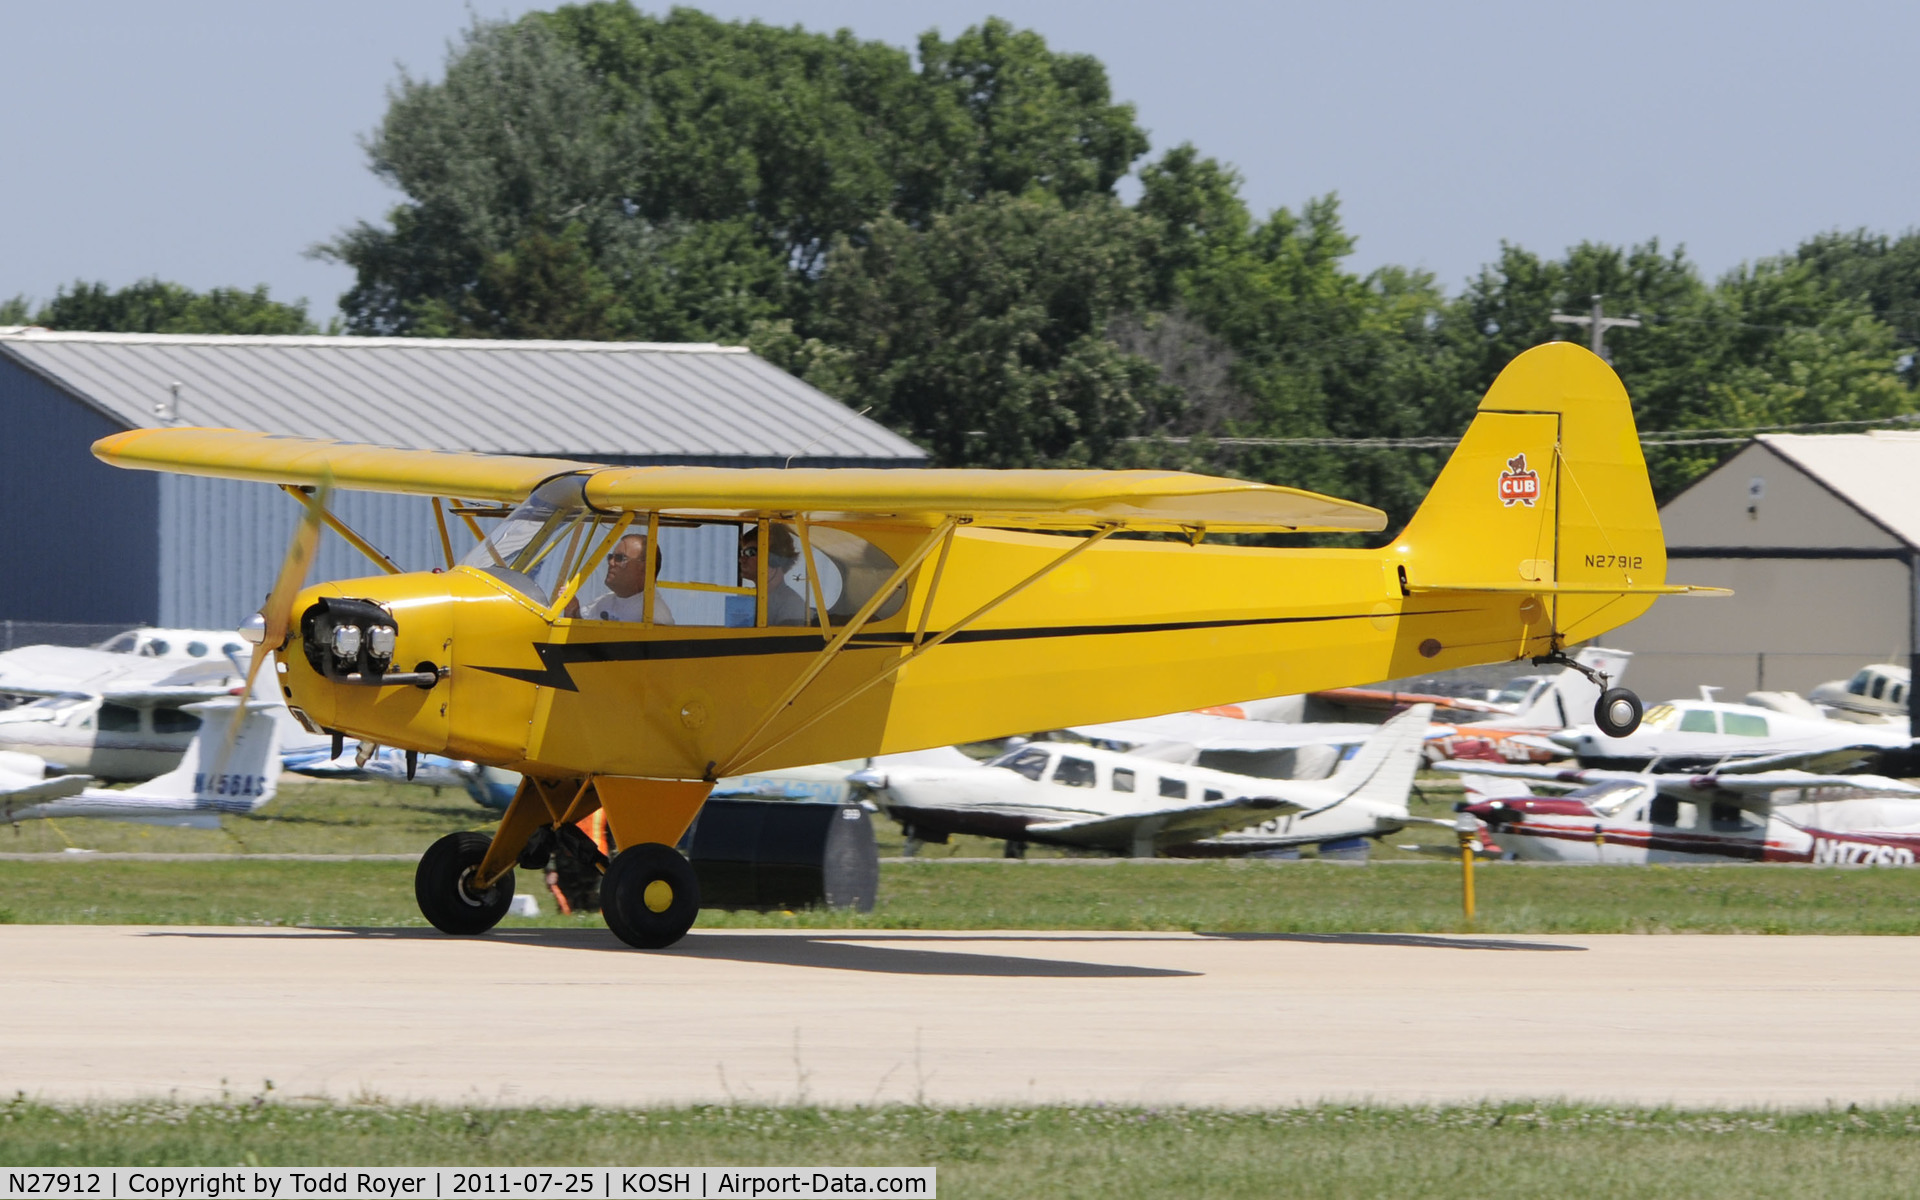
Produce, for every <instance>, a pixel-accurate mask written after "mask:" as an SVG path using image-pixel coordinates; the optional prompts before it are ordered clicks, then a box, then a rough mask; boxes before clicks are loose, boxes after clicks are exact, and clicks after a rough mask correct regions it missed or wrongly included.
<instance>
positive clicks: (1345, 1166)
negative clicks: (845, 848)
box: [0, 1095, 1920, 1200]
mask: <svg viewBox="0 0 1920 1200" xmlns="http://www.w3.org/2000/svg"><path fill="white" fill-rule="evenodd" d="M0 1130H4V1132H3V1133H0V1163H4V1164H5V1165H8V1166H108V1165H114V1166H230V1165H242V1166H302V1165H307V1166H324V1165H344V1166H387V1165H393V1166H403V1165H440V1166H472V1167H515V1166H555V1167H619V1166H627V1167H672V1166H928V1165H931V1166H935V1167H938V1168H939V1171H940V1179H939V1186H940V1195H941V1196H942V1197H946V1198H948V1200H955V1198H965V1197H976V1196H979V1197H997V1198H1004V1200H1025V1198H1028V1197H1035V1198H1037V1197H1049V1198H1054V1197H1083V1196H1084V1197H1098V1198H1100V1200H1129V1198H1132V1197H1152V1198H1154V1200H1160V1198H1164V1197H1170V1196H1207V1197H1222V1198H1228V1200H1234V1198H1239V1197H1248V1198H1252V1197H1288V1196H1315V1197H1361V1196H1369V1197H1372V1196H1384V1195H1406V1196H1421V1197H1440V1198H1446V1197H1486V1196H1545V1195H1554V1196H1567V1197H1584V1196H1609V1197H1613V1196H1656V1195H1658V1196H1671V1195H1684V1196H1697V1197H1721V1196H1726V1197H1736V1196H1737V1197H1743V1198H1749V1197H1774V1196H1782V1197H1784V1196H1822V1197H1835V1198H1847V1197H1869V1196H1875V1197H1877V1196H1907V1195H1911V1194H1912V1189H1913V1176H1914V1172H1915V1170H1916V1168H1920V1109H1914V1108H1887V1109H1864V1110H1862V1109H1851V1108H1850V1109H1846V1110H1828V1111H1820V1112H1801V1113H1792V1112H1773V1111H1764V1110H1727V1111H1718V1112H1713V1111H1708V1112H1701V1111H1678V1110H1666V1109H1639V1108H1619V1107H1591V1106H1579V1105H1568V1104H1526V1103H1508V1104H1497V1105H1496V1104H1485V1105H1463V1106H1447V1107H1432V1108H1420V1107H1413V1108H1387V1107H1348V1106H1341V1107H1333V1106H1319V1107H1309V1108H1295V1109H1274V1110H1264V1111H1247V1112H1230V1111H1221V1110H1211V1109H1184V1108H1175V1109H1167V1110H1161V1109H1151V1108H1130V1107H1111V1108H1109V1107H1037V1108H978V1109H938V1108H924V1107H914V1106H900V1107H886V1108H871V1109H862V1108H854V1109H830V1108H811V1107H796V1108H761V1107H693V1108H664V1109H649V1110H634V1109H596V1108H576V1109H545V1110H543V1109H495V1108H484V1107H443V1106H424V1105H394V1104H385V1103H381V1102H379V1101H378V1100H377V1099H374V1100H372V1101H371V1102H369V1103H362V1104H347V1105H337V1104H300V1103H279V1102H274V1101H273V1100H271V1099H270V1098H269V1097H267V1096H264V1095H262V1096H255V1097H249V1098H241V1099H237V1100H233V1101H230V1102H227V1103H219V1104H192V1105H188V1104H176V1103H170V1102H164V1101H156V1102H147V1103H138V1102H136V1103H119V1104H97V1105H83V1106H75V1107H56V1106H49V1105H41V1104H35V1103H31V1102H28V1101H26V1100H23V1099H16V1100H15V1101H14V1102H13V1103H11V1104H8V1105H5V1106H0Z"/></svg>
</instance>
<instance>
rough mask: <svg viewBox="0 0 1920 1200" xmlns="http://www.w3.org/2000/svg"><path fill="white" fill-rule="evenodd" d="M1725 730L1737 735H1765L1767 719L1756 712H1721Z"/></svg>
mask: <svg viewBox="0 0 1920 1200" xmlns="http://www.w3.org/2000/svg"><path fill="white" fill-rule="evenodd" d="M1720 719H1721V720H1722V721H1724V722H1726V726H1727V732H1728V733H1731V734H1733V735H1735V736H1737V737H1765V736H1767V719H1766V718H1765V717H1763V716H1760V715H1758V714H1757V713H1722V714H1721V718H1720Z"/></svg>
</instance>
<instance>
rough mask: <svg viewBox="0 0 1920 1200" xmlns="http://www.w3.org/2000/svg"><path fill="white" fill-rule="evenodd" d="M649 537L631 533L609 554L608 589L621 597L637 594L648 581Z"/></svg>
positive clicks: (615, 545)
mask: <svg viewBox="0 0 1920 1200" xmlns="http://www.w3.org/2000/svg"><path fill="white" fill-rule="evenodd" d="M646 553H647V539H646V538H645V537H644V536H643V535H641V534H638V533H629V534H628V535H627V536H625V537H623V538H621V539H620V540H619V541H618V542H617V543H615V544H614V547H613V550H612V552H611V553H609V554H608V555H607V590H608V591H610V592H612V593H613V594H614V595H616V596H618V597H620V598H621V599H623V600H624V599H626V598H627V597H628V596H637V595H639V594H640V590H641V589H642V588H644V587H645V586H646V583H647V560H646Z"/></svg>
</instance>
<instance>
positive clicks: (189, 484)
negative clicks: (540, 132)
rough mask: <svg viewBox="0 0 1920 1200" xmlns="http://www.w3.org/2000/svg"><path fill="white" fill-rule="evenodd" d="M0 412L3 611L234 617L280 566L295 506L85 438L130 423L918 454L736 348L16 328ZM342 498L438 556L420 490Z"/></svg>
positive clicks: (807, 458) (399, 545)
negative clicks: (114, 454)
mask: <svg viewBox="0 0 1920 1200" xmlns="http://www.w3.org/2000/svg"><path fill="white" fill-rule="evenodd" d="M0 417H3V418H4V426H3V428H4V430H5V436H4V438H3V439H0V514H3V515H4V520H0V561H3V562H4V563H5V564H6V568H5V570H4V571H3V572H0V620H5V621H8V622H74V623H86V624H116V625H119V626H121V627H123V628H124V627H126V626H129V625H135V624H141V623H153V624H159V625H163V626H173V627H192V628H231V627H232V626H234V625H235V624H236V623H237V622H239V621H240V620H241V619H242V618H243V617H244V616H245V615H246V614H248V613H250V612H252V611H253V610H254V609H256V608H257V607H258V606H259V604H260V598H261V596H262V594H263V593H264V592H265V590H266V588H267V587H268V586H269V584H270V583H271V581H272V578H273V575H274V573H275V572H276V571H277V570H278V569H279V562H280V559H281V557H282V555H284V554H285V552H286V545H287V541H288V539H289V537H290V536H291V534H292V530H293V525H294V520H295V517H296V515H297V513H298V505H297V504H295V503H294V502H293V501H292V500H291V499H289V498H288V497H286V496H284V495H281V494H280V493H279V492H278V490H277V489H275V488H273V487H272V486H270V485H267V484H257V483H243V482H237V481H233V480H219V479H195V478H188V477H185V476H178V475H163V474H156V473H153V472H148V471H126V470H119V469H117V468H113V467H109V466H107V465H105V464H104V463H101V462H99V461H98V460H96V459H95V458H94V457H93V455H92V454H91V453H90V452H89V450H88V447H89V446H90V445H91V444H92V443H93V442H94V440H95V439H97V438H101V437H104V436H106V435H108V434H111V433H118V432H121V431H122V430H127V429H135V428H154V427H159V426H164V425H211V426H225V427H230V428H237V429H258V430H266V431H269V432H274V433H287V434H296V435H301V436H309V437H327V438H342V439H347V440H352V441H360V442H373V443H378V444H382V445H393V446H404V447H408V448H418V449H433V450H478V451H486V452H491V453H503V454H532V455H543V456H551V457H556V458H574V459H584V460H587V461H591V462H602V463H609V464H615V465H627V466H649V465H665V464H672V465H704V466H739V467H765V466H773V467H777V466H781V465H782V464H784V463H787V462H788V461H789V460H791V463H792V465H795V466H869V467H872V466H920V465H924V463H925V461H926V456H925V452H924V451H922V450H921V449H920V448H919V447H917V446H915V445H914V444H913V443H911V442H909V441H907V440H906V439H905V438H902V437H900V436H898V435H897V434H894V433H892V432H891V431H889V430H887V429H886V428H884V427H882V426H881V425H879V424H877V423H875V422H873V421H869V420H867V419H865V418H863V417H860V416H857V415H855V414H854V413H852V412H850V411H849V410H848V409H847V408H846V407H845V406H844V405H842V404H840V403H839V402H838V401H836V400H834V399H833V398H831V397H829V396H827V395H826V394H824V393H822V392H820V391H817V390H816V389H814V388H811V387H809V386H807V385H806V384H804V383H802V382H800V381H799V380H798V379H795V378H793V377H792V376H791V375H788V374H786V373H785V372H783V371H780V370H779V369H777V368H775V367H773V366H772V365H770V364H768V363H767V362H765V361H763V360H761V359H759V358H756V357H755V356H754V355H752V354H750V353H748V352H747V351H746V350H744V349H739V348H735V347H727V346H715V345H660V344H651V343H641V342H539V341H463V340H453V339H448V340H429V339H422V338H355V337H211V336H177V335H158V334H108V333H55V332H49V331H47V330H44V329H32V328H18V327H15V328H6V329H0ZM333 508H334V511H335V512H337V513H338V514H339V515H340V517H341V518H342V519H343V520H344V521H345V522H346V523H347V524H348V525H349V526H351V527H353V528H354V529H355V530H357V531H359V532H360V533H361V534H362V535H364V536H365V537H366V538H367V539H368V540H369V541H371V542H372V543H373V544H374V545H375V546H377V547H379V548H380V549H381V550H383V551H385V552H386V553H387V554H388V555H390V556H391V557H392V558H393V559H394V560H395V561H397V562H399V563H400V565H401V566H403V567H407V568H410V569H413V568H424V567H428V566H432V565H437V564H438V563H439V562H440V561H442V559H441V550H440V544H439V534H438V533H437V532H436V527H435V525H434V521H433V517H432V511H431V509H430V507H429V502H428V501H427V500H426V499H425V498H423V497H417V496H388V495H379V494H375V493H367V492H347V493H338V494H336V497H335V500H334V504H333ZM463 532H464V531H463ZM466 541H467V543H468V544H470V543H471V539H470V538H468V539H466ZM321 545H322V549H321V553H320V558H319V562H318V564H317V565H316V568H315V571H314V574H313V575H312V576H311V577H310V578H312V579H342V578H351V577H355V576H361V575H367V574H371V573H373V572H372V570H371V569H370V564H368V562H367V561H366V559H365V558H363V557H362V556H361V555H360V554H359V553H358V552H357V551H355V550H353V549H352V548H351V547H349V546H347V545H346V544H345V543H344V542H343V541H342V540H341V539H339V538H337V537H334V536H331V535H328V536H326V537H323V538H322V541H321ZM464 548H465V547H464V546H460V547H457V549H461V550H464ZM9 628H11V625H9Z"/></svg>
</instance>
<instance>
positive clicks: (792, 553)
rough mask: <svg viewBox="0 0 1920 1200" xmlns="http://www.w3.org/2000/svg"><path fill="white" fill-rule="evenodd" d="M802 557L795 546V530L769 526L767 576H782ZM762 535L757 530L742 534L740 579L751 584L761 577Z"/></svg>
mask: <svg viewBox="0 0 1920 1200" xmlns="http://www.w3.org/2000/svg"><path fill="white" fill-rule="evenodd" d="M799 557H800V551H799V549H798V548H797V547H796V546H795V544H794V538H793V530H791V529H789V528H787V527H786V526H785V525H769V526H767V574H768V575H771V576H775V577H778V576H781V575H785V574H786V573H787V568H789V567H791V566H793V564H794V562H795V561H797V560H798V559H799ZM759 566H760V535H759V532H758V531H757V530H754V529H751V528H749V529H746V530H743V531H742V532H741V534H740V578H741V579H743V580H746V581H747V582H749V583H751V582H752V581H753V580H754V579H756V578H758V577H759V574H760V571H759Z"/></svg>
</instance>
